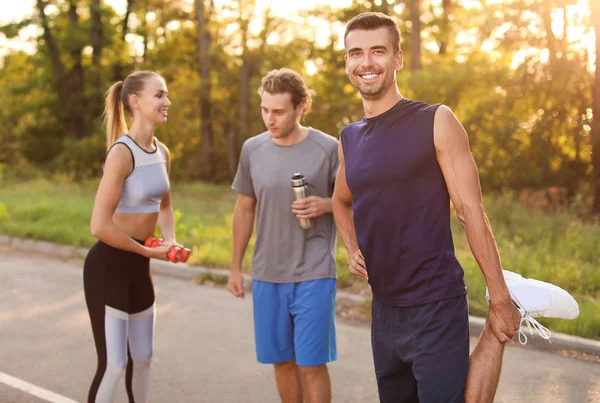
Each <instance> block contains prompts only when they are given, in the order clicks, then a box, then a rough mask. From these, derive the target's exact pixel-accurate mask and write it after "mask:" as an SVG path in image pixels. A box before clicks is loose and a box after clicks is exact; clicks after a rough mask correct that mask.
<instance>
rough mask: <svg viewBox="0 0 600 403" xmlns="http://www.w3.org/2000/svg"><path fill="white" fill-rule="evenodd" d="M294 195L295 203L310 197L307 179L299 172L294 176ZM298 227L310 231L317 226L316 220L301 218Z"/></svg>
mask: <svg viewBox="0 0 600 403" xmlns="http://www.w3.org/2000/svg"><path fill="white" fill-rule="evenodd" d="M292 193H293V197H294V201H296V200H302V199H306V198H307V197H308V196H309V193H308V186H307V184H306V178H305V177H304V175H302V174H301V173H299V172H296V173H295V174H294V176H292ZM298 225H299V226H300V228H302V229H310V228H312V227H314V226H315V220H313V219H312V218H299V219H298Z"/></svg>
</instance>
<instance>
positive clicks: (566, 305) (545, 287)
mask: <svg viewBox="0 0 600 403" xmlns="http://www.w3.org/2000/svg"><path fill="white" fill-rule="evenodd" d="M502 274H504V280H505V281H506V285H507V286H508V291H509V292H510V296H511V298H512V300H513V301H514V302H515V304H516V305H517V307H518V308H519V311H520V312H521V327H522V325H523V322H525V323H526V324H527V327H528V328H529V331H530V333H531V335H533V329H532V327H533V328H534V329H536V330H537V332H538V334H539V335H540V336H541V337H542V338H544V339H547V340H548V339H550V337H551V335H552V333H551V332H550V330H548V328H546V327H544V326H542V325H541V324H540V323H539V322H538V321H537V320H535V319H534V318H539V317H544V318H560V319H575V318H576V317H577V316H579V305H578V304H577V301H575V298H573V297H572V296H571V294H569V293H568V292H567V291H565V290H563V289H562V288H560V287H557V286H555V285H554V284H550V283H546V282H544V281H539V280H534V279H529V278H524V277H523V276H521V275H519V274H517V273H514V272H511V271H508V270H502ZM485 296H486V299H487V300H488V301H489V300H490V297H489V292H488V289H487V287H486V290H485ZM517 333H518V334H519V342H520V343H521V344H526V343H527V336H526V335H525V333H524V332H523V330H522V329H521V328H519V330H518V332H517Z"/></svg>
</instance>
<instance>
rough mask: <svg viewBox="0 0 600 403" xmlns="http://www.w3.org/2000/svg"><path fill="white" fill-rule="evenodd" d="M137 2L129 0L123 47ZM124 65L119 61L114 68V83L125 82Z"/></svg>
mask: <svg viewBox="0 0 600 403" xmlns="http://www.w3.org/2000/svg"><path fill="white" fill-rule="evenodd" d="M134 3H135V0H127V8H126V10H125V16H124V17H123V21H122V22H121V44H122V46H125V45H126V41H125V38H126V37H127V33H128V32H129V17H130V16H131V13H132V12H133V4H134ZM123 74H124V73H123V63H122V62H121V60H118V61H117V62H116V63H115V65H114V66H113V81H120V80H124V79H125V77H123Z"/></svg>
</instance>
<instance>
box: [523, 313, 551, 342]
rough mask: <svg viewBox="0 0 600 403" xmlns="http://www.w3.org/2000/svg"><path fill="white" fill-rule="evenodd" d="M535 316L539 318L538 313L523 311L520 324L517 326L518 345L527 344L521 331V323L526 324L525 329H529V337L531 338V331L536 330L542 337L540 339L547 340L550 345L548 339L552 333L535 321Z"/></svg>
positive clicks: (525, 337) (525, 336)
mask: <svg viewBox="0 0 600 403" xmlns="http://www.w3.org/2000/svg"><path fill="white" fill-rule="evenodd" d="M535 316H540V312H537V311H525V312H524V313H523V314H522V316H521V323H520V326H519V330H518V331H517V333H518V334H519V343H521V344H522V345H525V344H527V335H526V334H525V332H524V331H523V322H525V323H526V324H527V328H528V329H529V333H530V335H531V336H532V337H533V330H534V329H535V330H537V332H538V334H539V335H540V336H541V337H542V339H545V340H548V341H549V342H550V343H552V341H550V337H551V336H552V332H551V331H550V329H548V328H547V327H545V326H544V325H542V324H541V323H540V322H538V321H537V320H536V319H534V317H535Z"/></svg>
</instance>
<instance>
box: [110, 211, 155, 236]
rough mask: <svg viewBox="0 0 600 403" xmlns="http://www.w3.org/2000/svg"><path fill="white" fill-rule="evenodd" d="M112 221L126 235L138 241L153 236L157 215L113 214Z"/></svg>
mask: <svg viewBox="0 0 600 403" xmlns="http://www.w3.org/2000/svg"><path fill="white" fill-rule="evenodd" d="M113 220H114V222H115V224H116V226H117V227H119V228H120V229H122V230H123V231H124V232H125V233H126V234H127V235H129V236H130V237H132V238H135V239H137V240H140V241H144V240H146V238H148V237H151V236H154V229H155V228H156V223H157V221H158V213H151V214H120V213H115V214H114V215H113Z"/></svg>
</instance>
